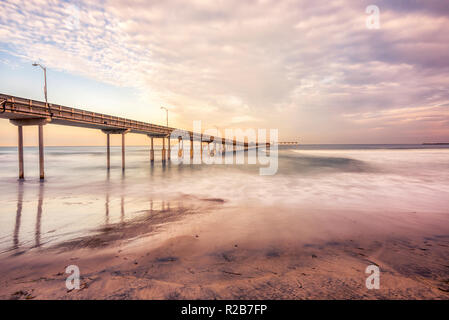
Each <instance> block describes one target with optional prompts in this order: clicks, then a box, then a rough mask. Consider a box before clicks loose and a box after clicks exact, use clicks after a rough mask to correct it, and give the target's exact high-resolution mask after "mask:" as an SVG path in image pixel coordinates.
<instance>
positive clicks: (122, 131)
mask: <svg viewBox="0 0 449 320" xmlns="http://www.w3.org/2000/svg"><path fill="white" fill-rule="evenodd" d="M101 131H102V132H103V133H105V134H106V168H107V169H108V170H110V168H111V138H110V135H111V134H121V135H122V171H125V134H126V133H127V132H129V130H128V129H102V130H101Z"/></svg>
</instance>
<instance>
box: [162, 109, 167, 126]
mask: <svg viewBox="0 0 449 320" xmlns="http://www.w3.org/2000/svg"><path fill="white" fill-rule="evenodd" d="M161 109H164V110H165V112H166V113H167V127H168V109H167V108H166V107H161Z"/></svg>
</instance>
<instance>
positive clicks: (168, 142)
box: [167, 136, 171, 161]
mask: <svg viewBox="0 0 449 320" xmlns="http://www.w3.org/2000/svg"><path fill="white" fill-rule="evenodd" d="M167 144H168V154H167V159H168V161H170V159H171V156H170V154H171V146H170V144H171V143H170V136H168V137H167Z"/></svg>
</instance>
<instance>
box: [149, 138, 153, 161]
mask: <svg viewBox="0 0 449 320" xmlns="http://www.w3.org/2000/svg"><path fill="white" fill-rule="evenodd" d="M150 141H151V148H150V161H151V164H154V138H153V137H150Z"/></svg>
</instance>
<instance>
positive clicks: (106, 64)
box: [0, 0, 449, 146]
mask: <svg viewBox="0 0 449 320" xmlns="http://www.w3.org/2000/svg"><path fill="white" fill-rule="evenodd" d="M372 5H374V6H376V7H377V8H378V10H379V15H378V20H373V19H375V18H376V16H375V14H374V15H373V11H370V10H368V12H367V7H368V6H372ZM0 12H1V14H0V92H1V93H5V94H11V95H14V96H19V97H25V98H32V99H36V100H44V97H43V75H42V71H41V70H40V69H39V68H36V67H33V66H32V65H31V64H32V62H34V61H37V62H39V63H41V64H43V65H45V66H46V67H47V69H48V70H47V77H48V99H49V102H52V103H57V104H61V105H65V106H69V107H77V108H83V109H86V110H91V111H96V112H102V113H106V114H111V115H117V116H122V117H126V118H131V119H136V120H141V121H148V122H152V123H157V124H165V111H163V110H161V109H160V107H161V106H164V107H167V108H168V109H169V121H170V126H173V127H179V128H184V129H192V126H193V121H194V120H201V121H202V125H203V128H204V129H207V128H215V127H218V128H220V129H222V130H223V129H224V128H242V129H246V128H254V129H257V128H266V129H271V128H274V129H278V130H279V138H280V140H281V141H292V140H293V141H300V142H301V143H422V142H449V1H447V0H422V1H421V0H368V1H365V0H335V1H318V0H317V1H309V0H292V1H284V0H258V1H257V0H226V1H223V0H217V1H212V0H208V1H205V0H190V1H187V0H164V1H157V0H152V1H148V0H147V1H144V0H126V1H125V0H101V1H81V0H79V1H57V0H26V1H25V0H1V1H0ZM367 20H368V21H370V22H373V21H378V22H379V23H378V24H377V25H376V24H372V23H371V24H368V25H367ZM36 134H37V129H36V128H33V127H29V128H26V129H25V145H34V144H35V143H36V142H37V136H36ZM127 136H129V138H127V139H128V141H129V142H128V143H130V144H135V145H143V144H148V138H147V137H145V136H139V135H134V134H129V135H127ZM115 138H116V137H114V138H113V140H112V142H113V144H118V143H119V138H116V139H115ZM45 140H46V144H47V145H104V143H105V137H104V134H102V133H101V132H99V131H98V130H92V129H81V128H71V127H62V126H57V125H47V126H46V127H45ZM16 143H17V130H16V129H15V127H14V126H12V125H11V124H10V123H9V122H8V121H7V120H4V119H0V145H4V146H15V145H16Z"/></svg>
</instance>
